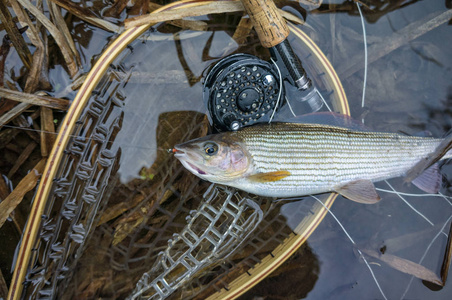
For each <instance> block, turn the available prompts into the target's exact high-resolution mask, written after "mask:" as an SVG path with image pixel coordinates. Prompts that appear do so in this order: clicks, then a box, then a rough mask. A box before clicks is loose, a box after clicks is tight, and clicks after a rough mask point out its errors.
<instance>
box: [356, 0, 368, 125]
mask: <svg viewBox="0 0 452 300" xmlns="http://www.w3.org/2000/svg"><path fill="white" fill-rule="evenodd" d="M356 6H357V7H358V11H359V15H360V16H361V25H362V27H363V41H364V83H363V96H362V101H361V107H362V108H364V101H365V97H366V83H367V34H366V26H365V25H364V17H363V13H362V12H361V8H360V7H359V3H358V2H356ZM361 121H362V123H363V124H364V118H362V119H361Z"/></svg>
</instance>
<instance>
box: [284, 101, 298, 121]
mask: <svg viewBox="0 0 452 300" xmlns="http://www.w3.org/2000/svg"><path fill="white" fill-rule="evenodd" d="M285 98H286V102H287V105H288V106H289V109H290V112H291V113H292V115H293V116H294V117H296V116H297V115H296V114H295V113H294V111H293V109H292V105H290V102H289V99H288V98H287V96H285Z"/></svg>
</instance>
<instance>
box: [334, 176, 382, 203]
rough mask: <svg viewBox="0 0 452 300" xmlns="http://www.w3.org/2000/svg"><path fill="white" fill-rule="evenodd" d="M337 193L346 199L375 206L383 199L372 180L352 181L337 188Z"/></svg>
mask: <svg viewBox="0 0 452 300" xmlns="http://www.w3.org/2000/svg"><path fill="white" fill-rule="evenodd" d="M335 191H336V192H337V193H339V194H341V195H342V196H344V197H345V198H348V199H350V200H352V201H355V202H359V203H364V204H374V203H377V202H378V201H380V199H381V198H380V196H379V195H378V193H377V191H376V190H375V186H374V184H373V183H372V181H370V180H364V179H359V180H354V181H350V182H347V183H346V184H344V185H340V186H337V187H336V188H335Z"/></svg>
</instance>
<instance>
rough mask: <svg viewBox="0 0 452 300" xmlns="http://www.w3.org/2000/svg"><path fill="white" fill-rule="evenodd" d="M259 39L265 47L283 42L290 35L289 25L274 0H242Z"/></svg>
mask: <svg viewBox="0 0 452 300" xmlns="http://www.w3.org/2000/svg"><path fill="white" fill-rule="evenodd" d="M242 4H243V6H244V8H245V10H246V12H247V13H248V15H249V16H250V19H251V22H252V23H253V25H254V29H255V30H256V32H257V35H258V36H259V40H260V42H261V44H262V46H264V47H265V48H271V47H274V46H276V45H278V44H280V43H282V42H283V41H284V40H285V39H286V38H287V36H288V35H289V32H290V31H289V27H287V24H286V21H285V20H284V19H283V18H282V17H281V15H280V14H279V12H278V10H277V9H276V6H275V3H274V2H273V0H242Z"/></svg>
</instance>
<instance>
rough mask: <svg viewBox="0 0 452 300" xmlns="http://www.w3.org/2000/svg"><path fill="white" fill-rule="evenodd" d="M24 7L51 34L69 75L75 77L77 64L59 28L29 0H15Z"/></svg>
mask: <svg viewBox="0 0 452 300" xmlns="http://www.w3.org/2000/svg"><path fill="white" fill-rule="evenodd" d="M17 1H18V2H19V3H20V4H21V5H22V6H23V7H24V8H26V9H27V10H28V11H29V12H30V13H31V14H32V15H33V16H35V17H36V19H37V20H38V21H39V22H41V23H42V25H43V26H44V27H45V28H46V29H47V31H48V32H49V33H50V35H52V37H53V38H54V40H55V42H56V43H57V44H58V47H59V48H60V50H61V54H63V57H64V60H65V62H66V65H67V67H68V70H69V75H70V76H71V77H72V78H75V77H76V75H77V73H78V66H77V63H76V61H75V57H74V55H73V53H72V51H71V50H70V47H69V45H68V43H67V41H66V39H65V38H64V36H63V34H62V33H61V32H60V30H59V29H58V28H57V27H56V26H55V25H54V24H53V23H52V22H50V20H49V19H48V18H47V17H46V16H45V15H44V14H43V13H42V12H41V11H40V10H39V9H38V8H37V7H36V6H34V5H33V4H32V3H31V2H30V1H29V0H17Z"/></svg>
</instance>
